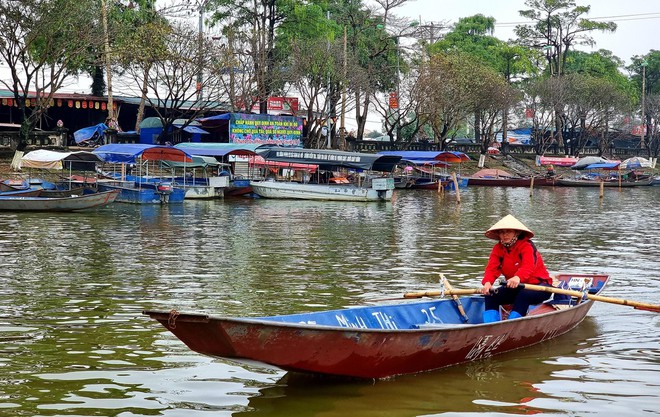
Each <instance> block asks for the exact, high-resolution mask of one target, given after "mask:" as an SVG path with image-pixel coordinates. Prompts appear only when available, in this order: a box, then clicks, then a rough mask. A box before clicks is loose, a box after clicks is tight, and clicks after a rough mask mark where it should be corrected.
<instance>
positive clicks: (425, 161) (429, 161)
mask: <svg viewBox="0 0 660 417" xmlns="http://www.w3.org/2000/svg"><path fill="white" fill-rule="evenodd" d="M401 162H402V163H406V164H409V165H435V166H438V165H439V166H444V167H446V166H448V165H449V164H448V163H447V162H445V161H438V160H437V159H406V158H404V159H401Z"/></svg>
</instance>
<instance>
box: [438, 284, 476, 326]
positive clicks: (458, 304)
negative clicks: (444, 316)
mask: <svg viewBox="0 0 660 417" xmlns="http://www.w3.org/2000/svg"><path fill="white" fill-rule="evenodd" d="M440 281H441V282H442V285H443V286H444V287H445V290H449V291H452V290H453V288H452V286H451V284H450V283H449V280H448V279H447V278H445V274H440ZM451 298H452V300H454V304H456V308H457V309H458V312H459V313H461V316H462V317H463V321H464V322H466V323H467V322H468V321H470V319H469V317H468V315H467V314H466V313H465V309H464V308H463V303H461V299H460V298H458V296H457V295H456V294H452V296H451Z"/></svg>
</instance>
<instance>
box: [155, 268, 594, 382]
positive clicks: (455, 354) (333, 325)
mask: <svg viewBox="0 0 660 417" xmlns="http://www.w3.org/2000/svg"><path fill="white" fill-rule="evenodd" d="M582 276H585V275H582ZM598 279H599V280H600V281H601V284H600V287H599V288H600V289H602V287H604V285H605V283H606V281H607V276H604V275H601V276H598ZM461 301H462V306H463V308H464V310H465V312H466V314H467V315H468V317H469V321H468V324H465V322H464V321H463V318H462V316H461V315H460V313H459V311H458V309H457V307H456V304H455V303H454V301H453V300H448V299H444V300H434V301H425V302H415V303H405V304H397V305H383V306H373V307H356V308H352V309H344V310H334V311H329V312H317V313H308V314H298V315H290V316H274V317H267V318H229V317H217V316H209V315H203V314H179V313H178V312H175V311H171V312H163V311H160V312H159V311H146V312H145V314H148V315H149V316H150V317H152V318H154V319H156V320H157V321H159V322H160V323H161V324H162V325H163V326H165V327H166V328H167V329H168V330H170V331H171V332H172V333H174V334H175V335H176V336H177V337H178V338H179V339H180V340H182V341H183V342H184V343H185V344H186V345H187V346H188V347H189V348H191V349H192V350H194V351H196V352H199V353H202V354H205V355H210V356H215V357H224V358H238V359H250V360H256V361H260V362H264V363H267V364H271V365H275V366H278V367H280V368H282V369H285V370H288V371H295V372H303V373H314V374H324V375H334V376H343V377H354V378H386V377H391V376H395V375H401V374H410V373H417V372H423V371H429V370H434V369H439V368H443V367H447V366H451V365H456V364H460V363H465V362H470V361H474V360H478V359H483V358H486V357H490V356H492V355H496V354H500V353H504V352H508V351H511V350H514V349H519V348H523V347H527V346H531V345H534V344H536V343H540V342H543V341H545V340H548V339H551V338H554V337H556V336H559V335H561V334H564V333H566V332H568V331H570V330H571V329H573V328H574V327H575V326H577V325H578V324H579V323H580V322H581V321H582V320H583V319H584V317H585V316H586V314H587V312H588V311H589V309H590V308H591V306H592V301H583V302H581V303H579V304H577V305H575V306H571V307H567V308H564V309H561V310H556V309H554V308H553V307H551V306H549V305H541V306H540V307H538V308H537V309H536V310H533V311H532V312H531V313H530V314H529V315H528V316H526V317H523V318H520V319H516V320H505V321H499V322H495V323H482V322H481V314H482V312H483V297H481V296H474V297H466V298H462V299H461ZM414 323H417V324H414ZM472 323H474V324H472ZM294 347H295V348H294Z"/></svg>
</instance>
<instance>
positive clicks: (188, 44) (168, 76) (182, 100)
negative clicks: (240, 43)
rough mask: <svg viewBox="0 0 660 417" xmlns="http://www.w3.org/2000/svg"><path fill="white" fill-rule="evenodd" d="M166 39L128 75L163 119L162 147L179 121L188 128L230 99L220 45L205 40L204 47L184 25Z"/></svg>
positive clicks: (176, 28)
mask: <svg viewBox="0 0 660 417" xmlns="http://www.w3.org/2000/svg"><path fill="white" fill-rule="evenodd" d="M164 35H165V37H164V39H163V44H162V48H155V49H150V50H149V51H150V54H149V56H148V57H144V59H142V60H140V61H134V62H135V63H134V64H133V65H132V66H131V67H130V68H129V69H128V71H127V72H128V74H129V75H130V76H131V77H132V78H133V79H134V81H135V85H138V86H143V88H144V87H146V88H145V89H144V90H146V91H148V94H146V95H144V96H145V97H146V100H147V102H148V103H149V104H150V105H151V106H152V107H153V109H154V110H155V111H156V112H157V114H158V117H159V118H160V119H161V122H162V125H163V132H162V134H161V136H160V137H159V139H158V142H159V143H165V142H166V140H167V136H168V135H169V132H170V131H171V128H172V126H173V122H174V121H175V120H177V119H185V120H186V122H185V123H183V124H182V125H181V126H180V128H185V127H186V126H187V125H188V124H189V123H190V122H192V121H193V120H194V119H196V118H198V117H201V116H202V115H204V114H205V113H206V112H208V111H209V110H214V109H217V108H218V107H219V106H220V98H221V97H224V96H226V91H225V90H224V88H223V86H224V84H223V82H222V79H221V78H222V76H221V74H222V71H223V70H224V69H225V68H226V66H227V63H226V61H225V60H224V59H223V56H224V55H223V54H221V51H220V50H219V48H218V45H217V43H215V42H213V41H212V40H210V39H209V40H207V39H203V40H202V43H201V44H200V42H199V38H198V33H197V32H196V31H194V30H190V29H188V28H186V27H184V26H182V25H174V26H173V27H172V28H171V30H170V31H169V32H167V33H164ZM200 48H202V50H203V51H204V53H203V54H202V53H200V52H199V49H200ZM200 56H201V57H202V59H200ZM199 74H204V79H203V91H204V92H205V97H201V96H200V94H198V93H199V88H200V87H201V86H199V85H198V84H197V76H198V75H199ZM144 90H142V92H143V91H144Z"/></svg>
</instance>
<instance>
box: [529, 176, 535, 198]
mask: <svg viewBox="0 0 660 417" xmlns="http://www.w3.org/2000/svg"><path fill="white" fill-rule="evenodd" d="M533 195H534V177H532V180H531V181H530V182H529V196H530V197H532V196H533Z"/></svg>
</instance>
